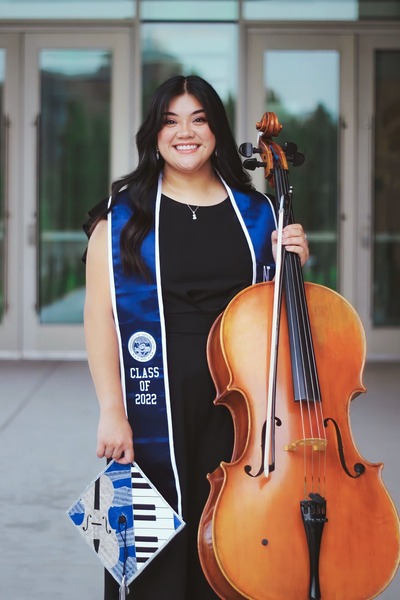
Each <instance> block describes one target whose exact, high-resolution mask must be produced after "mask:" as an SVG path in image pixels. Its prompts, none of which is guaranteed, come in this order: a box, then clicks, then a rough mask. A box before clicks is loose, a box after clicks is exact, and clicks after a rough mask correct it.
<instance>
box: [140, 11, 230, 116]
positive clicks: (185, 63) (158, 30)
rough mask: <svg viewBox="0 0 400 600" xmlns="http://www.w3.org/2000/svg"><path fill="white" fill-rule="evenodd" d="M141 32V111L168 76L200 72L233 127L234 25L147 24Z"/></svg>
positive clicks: (198, 73)
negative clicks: (219, 97) (213, 91)
mask: <svg viewBox="0 0 400 600" xmlns="http://www.w3.org/2000/svg"><path fill="white" fill-rule="evenodd" d="M142 35H143V42H142V63H143V110H144V112H146V107H147V104H148V101H149V98H150V97H151V95H152V93H153V92H154V90H155V89H156V87H158V86H159V85H160V84H161V83H162V82H163V81H165V80H166V79H168V78H169V77H172V76H173V75H200V77H203V78H204V79H206V80H207V81H209V83H211V85H212V86H214V88H215V89H216V90H217V92H218V93H219V95H220V96H221V98H222V101H223V102H224V104H225V108H226V109H227V112H228V116H229V118H230V122H231V125H232V127H234V122H235V105H236V88H237V84H236V71H237V47H238V38H237V36H238V29H237V25H232V24H219V25H212V24H211V25H210V24H207V25H200V24H199V25H196V24H189V23H186V24H184V25H183V24H182V25H180V24H177V25H175V24H174V25H172V24H150V23H148V24H144V25H143V27H142ZM205 40H207V42H206V43H205Z"/></svg>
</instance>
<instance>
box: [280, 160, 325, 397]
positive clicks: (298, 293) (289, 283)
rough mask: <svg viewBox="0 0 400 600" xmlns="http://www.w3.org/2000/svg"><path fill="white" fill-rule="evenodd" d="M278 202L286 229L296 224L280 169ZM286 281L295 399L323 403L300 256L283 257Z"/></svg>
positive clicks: (289, 193) (290, 197) (287, 187)
mask: <svg viewBox="0 0 400 600" xmlns="http://www.w3.org/2000/svg"><path fill="white" fill-rule="evenodd" d="M274 180H275V187H276V192H277V198H278V199H280V198H282V196H283V197H284V199H285V215H286V217H285V221H284V225H288V224H289V223H293V211H292V206H291V199H292V191H291V189H290V188H289V184H288V178H287V172H286V171H285V170H283V169H280V168H277V169H275V173H274ZM283 281H284V291H285V301H286V310H287V316H288V331H289V341H290V357H291V365H292V376H293V389H294V399H295V400H296V401H302V400H308V401H317V402H320V401H321V393H320V387H319V382H318V372H317V366H316V361H315V353H314V346H313V341H312V335H311V327H310V319H309V314H308V307H307V298H306V293H305V287H304V279H303V270H302V267H301V263H300V258H299V256H298V254H295V253H294V252H286V251H285V252H284V253H283Z"/></svg>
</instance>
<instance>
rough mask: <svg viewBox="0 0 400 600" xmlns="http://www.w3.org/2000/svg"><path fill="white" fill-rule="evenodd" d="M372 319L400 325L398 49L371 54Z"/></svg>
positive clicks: (399, 66)
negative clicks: (372, 116) (372, 139)
mask: <svg viewBox="0 0 400 600" xmlns="http://www.w3.org/2000/svg"><path fill="white" fill-rule="evenodd" d="M375 90H376V97H375V149H374V154H375V197H374V209H373V214H374V222H373V242H374V286H373V322H374V324H375V325H377V326H383V327H384V326H391V327H399V326H400V203H399V198H400V174H399V164H400V52H399V51H398V50H397V51H396V50H391V51H378V52H376V54H375Z"/></svg>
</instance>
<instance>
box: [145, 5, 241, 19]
mask: <svg viewBox="0 0 400 600" xmlns="http://www.w3.org/2000/svg"><path fill="white" fill-rule="evenodd" d="M140 13H141V17H142V19H151V20H154V21H160V20H166V21H185V20H187V21H204V20H207V21H231V20H234V19H236V20H237V19H238V17H239V0H218V1H217V2H216V1H215V0H201V2H199V1H198V0H192V1H189V2H187V1H184V2H182V0H141V7H140Z"/></svg>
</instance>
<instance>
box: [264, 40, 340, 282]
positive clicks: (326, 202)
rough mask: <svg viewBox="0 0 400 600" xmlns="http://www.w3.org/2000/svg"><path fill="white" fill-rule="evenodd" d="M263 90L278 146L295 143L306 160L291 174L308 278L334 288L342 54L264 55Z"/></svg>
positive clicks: (281, 52) (320, 51)
mask: <svg viewBox="0 0 400 600" xmlns="http://www.w3.org/2000/svg"><path fill="white" fill-rule="evenodd" d="M264 85H265V108H264V110H265V111H269V112H274V113H276V115H277V117H278V119H279V121H280V123H281V124H282V126H283V129H282V132H281V133H280V135H279V137H278V139H277V141H278V143H280V144H283V143H284V142H294V143H295V144H297V146H298V150H299V152H302V153H303V154H304V155H305V163H304V164H303V165H302V166H300V167H298V168H293V167H292V168H291V169H290V184H291V185H292V186H293V190H294V199H293V210H294V215H295V220H296V221H299V222H300V223H302V224H303V226H304V228H305V229H306V231H307V236H308V239H309V242H310V251H311V257H310V260H309V261H308V262H307V264H306V266H305V268H304V275H305V278H306V279H308V280H309V281H313V282H315V283H321V284H323V285H327V286H328V287H330V288H333V289H335V288H336V287H337V282H338V276H337V213H338V161H337V156H338V127H339V54H338V52H336V51H333V50H328V51H323V50H315V51H314V50H305V51H300V50H295V51H291V50H289V51H275V50H272V51H266V52H265V54H264ZM260 117H261V115H260ZM270 192H271V193H273V190H270Z"/></svg>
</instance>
